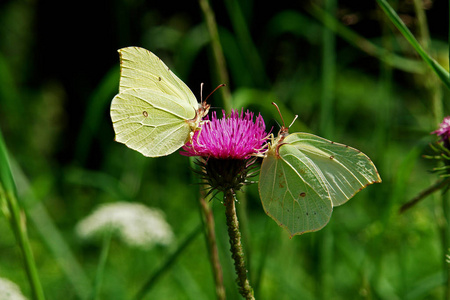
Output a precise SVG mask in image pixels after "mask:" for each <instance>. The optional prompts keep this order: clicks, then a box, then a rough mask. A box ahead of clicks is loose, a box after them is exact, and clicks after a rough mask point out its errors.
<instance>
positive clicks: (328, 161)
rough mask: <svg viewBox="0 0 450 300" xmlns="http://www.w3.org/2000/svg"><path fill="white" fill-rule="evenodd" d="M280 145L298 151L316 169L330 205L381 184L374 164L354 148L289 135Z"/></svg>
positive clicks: (307, 134)
mask: <svg viewBox="0 0 450 300" xmlns="http://www.w3.org/2000/svg"><path fill="white" fill-rule="evenodd" d="M283 142H284V143H287V144H289V145H291V146H292V147H295V148H296V149H298V151H300V152H302V153H303V154H304V157H305V158H304V159H307V160H309V161H310V162H311V164H313V165H314V166H315V169H316V170H317V173H318V174H317V177H318V178H320V179H321V180H322V181H323V182H324V184H325V185H326V187H327V189H328V191H329V193H330V197H331V200H332V202H333V206H338V205H341V204H344V203H345V202H347V201H348V200H349V199H350V198H351V197H353V196H354V195H355V194H356V193H357V192H359V191H360V190H362V189H363V188H365V187H366V186H368V185H370V184H372V183H376V182H381V178H380V176H379V174H378V171H377V169H376V167H375V165H374V164H373V162H372V161H371V160H370V158H369V157H367V156H366V155H365V154H364V153H362V152H361V151H359V150H357V149H354V148H352V147H349V146H346V145H343V144H338V143H334V142H331V141H329V140H326V139H324V138H321V137H318V136H315V135H313V134H309V133H293V134H290V135H288V136H287V137H286V138H285V139H284V141H283ZM282 147H283V146H282Z"/></svg>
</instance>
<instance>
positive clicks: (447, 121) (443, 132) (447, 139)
mask: <svg viewBox="0 0 450 300" xmlns="http://www.w3.org/2000/svg"><path fill="white" fill-rule="evenodd" d="M432 134H436V135H437V136H439V137H440V138H441V141H442V142H444V146H445V147H446V148H447V149H450V116H447V117H445V118H444V120H443V121H442V123H441V124H440V126H439V129H438V130H435V131H433V132H432Z"/></svg>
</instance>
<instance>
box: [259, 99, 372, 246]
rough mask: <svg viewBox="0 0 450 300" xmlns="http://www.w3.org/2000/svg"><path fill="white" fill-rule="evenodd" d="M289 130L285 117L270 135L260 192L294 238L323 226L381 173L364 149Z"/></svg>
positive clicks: (270, 212)
mask: <svg viewBox="0 0 450 300" xmlns="http://www.w3.org/2000/svg"><path fill="white" fill-rule="evenodd" d="M273 104H274V103H273ZM274 105H276V104H274ZM277 109H278V107H277ZM280 116H281V113H280ZM281 118H282V116H281ZM294 121H295V119H294ZM288 131H289V129H288V128H286V127H285V126H284V122H283V126H282V127H281V129H280V132H279V134H278V137H276V138H274V137H273V135H272V137H271V140H270V142H269V144H268V150H267V152H266V154H265V156H264V159H263V162H262V165H261V171H260V177H259V193H260V197H261V201H262V204H263V208H264V211H265V212H266V214H267V215H269V216H270V217H271V218H272V219H274V220H275V222H277V223H278V225H280V226H281V227H283V228H285V229H286V230H287V231H288V232H289V235H290V237H292V236H294V235H297V234H303V233H306V232H312V231H317V230H319V229H321V228H323V227H324V226H325V225H326V224H327V223H328V221H329V220H330V217H331V213H332V211H333V207H334V206H339V205H342V204H344V203H345V202H347V201H348V200H349V199H350V198H352V197H353V196H354V195H355V194H356V193H357V192H359V191H361V190H362V189H364V188H365V187H367V186H368V185H370V184H373V183H377V182H381V178H380V175H379V174H378V171H377V169H376V167H375V165H374V164H373V163H372V161H371V160H370V158H369V157H368V156H366V155H365V154H364V153H362V152H361V151H359V150H357V149H354V148H352V147H349V146H346V145H343V144H338V143H335V142H332V141H329V140H326V139H324V138H321V137H319V136H316V135H313V134H309V133H302V132H300V133H292V134H289V132H288Z"/></svg>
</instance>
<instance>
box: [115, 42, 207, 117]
mask: <svg viewBox="0 0 450 300" xmlns="http://www.w3.org/2000/svg"><path fill="white" fill-rule="evenodd" d="M119 54H120V86H119V93H121V92H123V91H124V90H127V89H131V88H134V89H136V88H146V89H151V90H154V91H158V92H161V93H163V94H167V95H171V96H174V97H176V98H177V99H179V101H182V102H187V103H189V105H190V106H191V107H193V108H194V109H197V108H198V102H197V99H196V98H195V96H194V94H193V93H192V91H191V90H190V89H189V87H188V86H187V85H186V84H185V83H184V82H183V81H182V80H181V79H179V78H178V77H177V76H176V75H175V74H174V73H173V72H172V71H170V69H169V68H168V67H167V66H166V65H165V64H164V62H163V61H162V60H161V59H160V58H159V57H157V56H156V55H155V54H153V53H152V52H150V51H148V50H147V49H144V48H140V47H127V48H122V49H120V50H119Z"/></svg>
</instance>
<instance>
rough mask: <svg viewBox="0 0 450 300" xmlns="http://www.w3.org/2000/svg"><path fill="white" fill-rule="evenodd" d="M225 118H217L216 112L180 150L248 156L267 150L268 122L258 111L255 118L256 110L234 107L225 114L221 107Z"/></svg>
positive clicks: (219, 156) (228, 156)
mask: <svg viewBox="0 0 450 300" xmlns="http://www.w3.org/2000/svg"><path fill="white" fill-rule="evenodd" d="M222 115H223V117H222V119H218V118H217V114H216V112H213V113H212V118H211V120H210V121H208V119H209V118H208V117H206V122H205V123H204V124H203V125H202V126H201V130H199V131H196V132H195V134H194V136H193V138H192V139H191V141H190V142H188V143H186V144H185V145H184V146H183V150H185V151H186V152H183V151H182V152H181V154H182V155H186V156H203V157H212V158H217V159H249V158H250V157H251V156H259V155H261V154H263V153H264V152H265V151H266V150H265V148H264V146H263V145H264V143H265V141H266V138H267V133H266V131H265V129H266V125H265V124H264V120H263V118H262V116H261V114H259V115H258V116H257V117H256V120H255V122H253V116H254V114H253V112H250V111H248V110H247V111H246V112H245V114H244V109H242V110H241V114H240V115H239V112H238V110H232V111H231V114H230V115H229V116H228V117H226V115H225V111H222Z"/></svg>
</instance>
